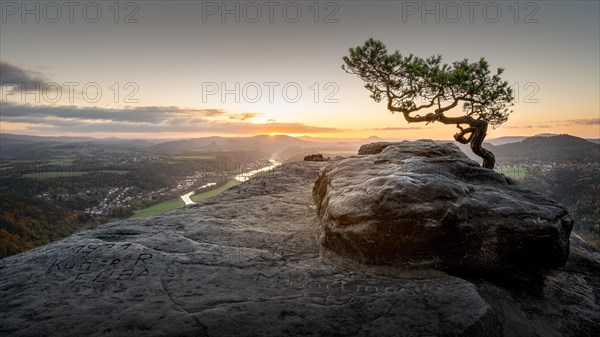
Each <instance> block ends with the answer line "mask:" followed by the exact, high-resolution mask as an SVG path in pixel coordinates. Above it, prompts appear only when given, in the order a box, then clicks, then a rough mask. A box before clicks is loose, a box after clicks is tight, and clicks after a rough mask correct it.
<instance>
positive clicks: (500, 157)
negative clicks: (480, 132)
mask: <svg viewBox="0 0 600 337" xmlns="http://www.w3.org/2000/svg"><path fill="white" fill-rule="evenodd" d="M490 150H491V151H493V152H494V154H495V155H496V159H497V161H498V162H499V163H500V162H503V161H505V162H508V161H513V162H533V161H538V162H546V163H551V162H565V161H568V162H578V163H587V162H600V144H596V143H592V142H590V141H588V140H586V139H583V138H579V137H575V136H571V135H558V136H536V137H530V138H526V139H524V140H522V141H520V142H517V143H509V144H503V145H499V146H496V147H495V148H494V149H491V148H490Z"/></svg>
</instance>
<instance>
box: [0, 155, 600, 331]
mask: <svg viewBox="0 0 600 337" xmlns="http://www.w3.org/2000/svg"><path fill="white" fill-rule="evenodd" d="M324 164H325V163H319V162H300V163H293V164H287V165H283V166H280V167H279V168H277V169H276V170H274V171H272V172H269V173H266V174H264V175H262V176H260V177H257V178H253V179H251V180H249V181H248V182H245V183H242V184H240V185H238V186H236V187H234V188H233V189H231V190H228V191H226V192H225V193H223V194H221V195H219V196H217V197H215V198H213V199H209V200H208V201H206V202H204V203H202V204H198V205H191V206H186V207H184V208H181V209H178V210H175V211H172V212H170V213H167V214H164V215H162V216H157V217H154V218H150V219H132V220H127V221H119V222H114V223H109V224H106V225H102V226H98V227H97V228H93V229H89V230H85V231H82V232H80V233H78V234H76V235H73V236H71V237H69V238H66V239H64V240H61V241H59V242H55V243H53V244H50V245H47V246H44V247H40V248H38V249H35V250H32V251H29V252H25V253H23V254H20V255H16V256H12V257H8V258H5V259H3V260H0V335H1V336H78V337H79V336H299V335H302V336H347V335H356V336H501V335H507V336H508V335H511V336H512V335H525V336H527V335H531V336H534V335H539V336H558V335H564V336H592V335H593V333H594V332H595V331H597V330H598V329H599V328H600V317H599V316H600V314H599V313H600V306H599V304H598V303H599V294H598V292H599V291H598V285H599V284H600V281H599V277H600V276H599V275H600V262H599V261H600V257H599V254H598V252H597V251H594V250H591V249H590V248H587V246H586V245H585V244H584V243H582V242H581V241H580V240H579V239H577V238H573V244H572V248H571V249H572V254H571V257H570V259H569V262H568V263H567V265H566V266H565V267H562V268H559V269H556V270H552V271H540V272H537V273H535V274H533V276H531V274H530V273H525V274H523V275H520V274H515V275H511V276H512V277H513V278H515V279H517V280H519V281H512V279H510V280H508V281H507V280H505V279H503V278H499V276H497V275H484V274H468V275H466V274H465V275H458V274H456V275H450V274H448V273H446V272H442V271H438V270H433V269H423V270H403V269H402V268H399V267H390V266H367V265H362V264H359V263H356V262H354V261H353V260H350V259H346V258H342V257H339V256H336V255H335V254H331V253H330V252H328V251H326V250H325V251H321V248H320V245H319V243H318V242H317V241H316V239H315V236H316V228H317V223H318V219H317V217H316V216H315V205H314V204H313V202H312V198H311V188H312V185H313V182H314V180H315V178H316V176H317V174H318V170H319V169H320V168H322V167H323V165H324ZM527 277H530V278H533V280H529V279H527ZM505 278H508V276H506V277H505ZM515 284H516V286H515ZM515 331H517V332H518V333H515ZM521 332H522V333H521Z"/></svg>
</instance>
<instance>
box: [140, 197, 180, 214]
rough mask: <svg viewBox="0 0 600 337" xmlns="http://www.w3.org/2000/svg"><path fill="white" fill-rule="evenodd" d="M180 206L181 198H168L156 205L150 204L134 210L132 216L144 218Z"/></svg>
mask: <svg viewBox="0 0 600 337" xmlns="http://www.w3.org/2000/svg"><path fill="white" fill-rule="evenodd" d="M181 206H183V201H182V200H181V198H175V199H169V200H165V201H163V202H159V203H158V204H156V205H152V206H150V207H147V208H143V209H140V210H137V211H135V212H134V213H133V216H132V218H146V217H149V216H154V215H158V214H162V213H165V212H168V211H170V210H173V209H175V208H177V207H181Z"/></svg>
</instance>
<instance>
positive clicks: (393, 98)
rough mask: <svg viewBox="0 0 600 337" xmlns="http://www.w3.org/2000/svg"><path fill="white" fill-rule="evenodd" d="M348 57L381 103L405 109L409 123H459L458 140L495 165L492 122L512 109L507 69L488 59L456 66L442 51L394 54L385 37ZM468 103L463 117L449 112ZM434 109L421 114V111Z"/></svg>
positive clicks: (488, 164) (353, 50) (348, 65)
mask: <svg viewBox="0 0 600 337" xmlns="http://www.w3.org/2000/svg"><path fill="white" fill-rule="evenodd" d="M349 51H350V55H348V56H345V57H344V65H342V69H344V70H345V71H346V72H347V73H350V74H354V75H357V76H358V77H359V78H360V79H362V80H363V81H364V82H365V88H367V89H368V90H369V91H370V92H371V98H373V99H374V100H375V101H376V102H380V101H382V100H385V101H386V102H387V108H388V109H389V110H390V111H391V112H392V113H394V112H399V113H402V114H403V116H404V118H405V119H406V121H408V122H409V123H417V122H425V123H427V124H429V123H434V122H440V123H443V124H450V125H456V127H457V128H458V129H459V131H458V132H457V133H456V134H455V135H454V139H455V140H457V141H458V142H461V143H463V144H469V143H470V146H471V149H472V150H473V152H474V153H475V154H476V155H478V156H480V157H481V158H483V165H482V166H483V167H485V168H489V169H493V168H494V165H495V157H494V154H493V153H492V152H491V151H489V150H487V149H485V148H483V147H482V143H483V140H484V139H485V137H486V135H487V129H488V126H489V125H491V126H492V127H496V126H499V125H500V124H502V123H504V122H505V121H506V120H507V119H508V115H509V114H510V113H511V112H512V111H509V109H508V108H509V107H510V106H512V105H513V104H512V101H513V95H512V89H511V88H510V87H509V85H508V82H506V81H503V80H502V79H501V77H500V76H501V75H502V73H503V71H504V70H503V69H502V68H498V69H497V70H496V72H495V73H493V74H492V72H491V71H490V69H489V64H488V62H487V61H486V60H485V59H484V58H481V59H480V60H479V61H478V62H469V60H467V59H465V60H462V61H458V62H454V63H452V65H448V64H445V63H442V58H441V56H439V55H437V56H431V57H429V58H427V59H423V58H420V57H416V56H413V55H412V54H410V55H407V56H404V55H402V54H400V52H398V51H395V52H394V53H389V52H388V51H387V49H386V47H385V45H384V44H383V42H381V41H378V40H374V39H369V40H367V41H366V42H365V44H364V45H363V46H358V47H356V48H350V50H349ZM459 105H462V111H463V113H462V114H461V115H459V116H455V115H454V116H451V115H446V113H447V112H449V111H450V110H453V109H455V108H457V107H459ZM427 110H429V111H430V112H428V113H424V112H422V114H417V112H419V111H427Z"/></svg>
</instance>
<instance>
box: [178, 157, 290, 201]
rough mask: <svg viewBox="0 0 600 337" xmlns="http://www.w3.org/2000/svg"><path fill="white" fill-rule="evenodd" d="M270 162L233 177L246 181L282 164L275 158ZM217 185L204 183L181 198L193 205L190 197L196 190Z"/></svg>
mask: <svg viewBox="0 0 600 337" xmlns="http://www.w3.org/2000/svg"><path fill="white" fill-rule="evenodd" d="M269 162H271V165H269V166H265V167H263V168H260V169H257V170H253V171H249V172H244V173H242V174H238V175H236V176H235V177H233V179H235V180H237V181H242V182H243V181H246V180H248V179H250V178H251V177H252V176H253V175H255V174H257V173H259V172H264V171H268V170H272V169H274V168H276V167H277V166H279V165H281V163H280V162H278V161H276V160H273V159H269ZM213 185H216V183H208V184H206V185H203V186H201V187H199V188H198V189H196V190H194V191H192V192H188V193H186V194H184V195H182V196H180V198H181V200H183V202H184V203H185V204H186V205H191V204H195V202H193V201H192V199H191V198H190V197H191V196H192V195H194V194H195V192H196V191H197V190H199V189H202V188H205V187H209V186H213Z"/></svg>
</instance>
